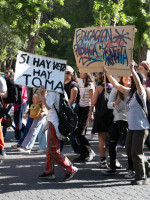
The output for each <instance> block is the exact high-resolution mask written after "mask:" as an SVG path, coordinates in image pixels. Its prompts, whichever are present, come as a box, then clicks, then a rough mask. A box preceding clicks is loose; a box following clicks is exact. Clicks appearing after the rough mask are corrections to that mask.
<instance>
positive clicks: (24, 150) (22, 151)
mask: <svg viewBox="0 0 150 200" xmlns="http://www.w3.org/2000/svg"><path fill="white" fill-rule="evenodd" d="M18 151H20V153H25V154H30V153H31V149H25V148H21V147H19V148H18Z"/></svg>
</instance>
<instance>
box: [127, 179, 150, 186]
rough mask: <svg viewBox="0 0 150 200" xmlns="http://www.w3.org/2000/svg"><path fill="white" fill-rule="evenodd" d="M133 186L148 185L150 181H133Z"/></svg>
mask: <svg viewBox="0 0 150 200" xmlns="http://www.w3.org/2000/svg"><path fill="white" fill-rule="evenodd" d="M131 185H148V179H147V178H145V179H140V180H136V179H135V180H133V181H131Z"/></svg>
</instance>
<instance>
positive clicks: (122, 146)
mask: <svg viewBox="0 0 150 200" xmlns="http://www.w3.org/2000/svg"><path fill="white" fill-rule="evenodd" d="M117 148H119V149H120V148H125V146H124V145H121V144H118V145H117Z"/></svg>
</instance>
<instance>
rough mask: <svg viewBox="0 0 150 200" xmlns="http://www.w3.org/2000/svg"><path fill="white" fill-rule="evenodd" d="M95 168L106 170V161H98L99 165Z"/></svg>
mask: <svg viewBox="0 0 150 200" xmlns="http://www.w3.org/2000/svg"><path fill="white" fill-rule="evenodd" d="M96 166H97V167H99V168H101V169H107V168H108V165H107V162H106V160H104V161H100V162H99V163H97V164H96Z"/></svg>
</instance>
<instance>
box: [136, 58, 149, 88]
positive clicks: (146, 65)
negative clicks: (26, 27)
mask: <svg viewBox="0 0 150 200" xmlns="http://www.w3.org/2000/svg"><path fill="white" fill-rule="evenodd" d="M138 71H139V72H141V73H142V74H144V76H145V77H146V82H145V85H146V87H150V64H149V63H148V62H146V61H142V62H141V63H140V64H139V67H138Z"/></svg>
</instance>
